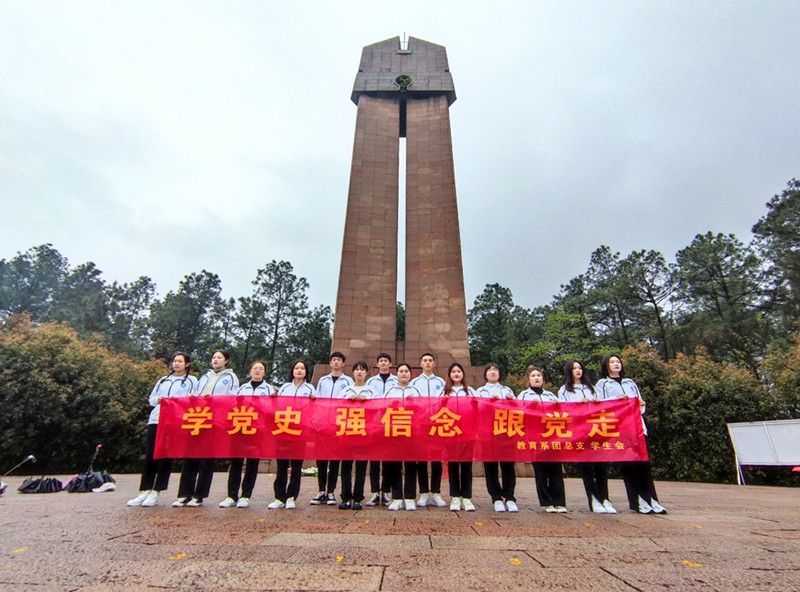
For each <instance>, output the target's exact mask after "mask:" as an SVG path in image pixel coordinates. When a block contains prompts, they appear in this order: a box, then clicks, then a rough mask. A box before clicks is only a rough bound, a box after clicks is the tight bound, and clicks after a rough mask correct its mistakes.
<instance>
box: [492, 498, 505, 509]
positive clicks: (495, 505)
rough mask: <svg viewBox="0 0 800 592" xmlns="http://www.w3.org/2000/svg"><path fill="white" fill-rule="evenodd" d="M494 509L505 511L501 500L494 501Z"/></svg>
mask: <svg viewBox="0 0 800 592" xmlns="http://www.w3.org/2000/svg"><path fill="white" fill-rule="evenodd" d="M494 511H495V512H505V511H506V505H505V504H504V503H503V500H497V501H496V502H495V503H494Z"/></svg>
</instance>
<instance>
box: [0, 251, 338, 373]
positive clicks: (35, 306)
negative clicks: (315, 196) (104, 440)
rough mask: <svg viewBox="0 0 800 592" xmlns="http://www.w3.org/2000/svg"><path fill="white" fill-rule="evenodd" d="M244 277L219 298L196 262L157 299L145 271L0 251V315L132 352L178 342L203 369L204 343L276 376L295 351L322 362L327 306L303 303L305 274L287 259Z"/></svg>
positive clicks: (164, 355)
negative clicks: (131, 276) (110, 276)
mask: <svg viewBox="0 0 800 592" xmlns="http://www.w3.org/2000/svg"><path fill="white" fill-rule="evenodd" d="M252 285H253V291H252V293H251V294H250V295H248V296H242V297H239V298H228V299H225V298H223V297H222V284H221V281H220V278H219V276H218V275H217V274H215V273H212V272H210V271H207V270H202V271H200V272H195V273H190V274H188V275H186V276H185V277H184V278H183V279H182V280H181V281H180V284H179V285H178V288H177V289H176V290H170V291H169V292H167V294H166V295H165V296H164V297H163V298H157V297H156V296H155V294H156V286H155V284H154V283H153V280H152V279H150V278H149V277H147V276H141V277H139V278H138V279H137V280H135V281H133V282H130V283H119V282H117V281H113V282H111V283H108V282H106V281H105V280H104V279H103V277H102V272H101V271H100V270H99V269H98V268H97V266H96V265H95V264H94V263H92V262H88V263H83V264H80V265H77V266H75V267H72V268H70V266H69V262H68V260H67V258H66V257H64V256H63V255H62V254H61V253H59V252H58V251H57V250H56V249H55V248H54V247H53V245H50V244H45V245H40V246H37V247H33V248H31V249H29V250H28V251H26V252H24V253H18V254H17V255H16V256H15V257H13V258H12V259H10V260H5V259H2V260H0V317H2V318H7V317H9V316H10V315H14V314H20V313H25V314H27V315H28V316H29V317H30V318H31V319H32V320H33V321H35V322H48V321H61V322H65V323H67V324H68V325H69V326H70V327H71V328H72V329H74V330H75V331H76V332H77V334H78V335H79V336H81V337H83V338H85V339H92V340H99V341H100V342H102V343H103V344H104V345H105V346H106V347H108V348H109V349H110V350H112V351H114V352H117V353H121V354H125V355H126V356H128V357H130V358H131V359H133V360H137V361H138V360H146V359H151V358H158V359H163V360H168V359H170V358H171V356H172V354H173V353H174V352H175V351H185V352H189V353H191V354H192V355H193V356H194V357H195V360H196V361H197V362H196V364H195V368H204V367H205V364H207V363H208V360H210V359H211V352H212V351H213V350H214V349H218V348H223V349H228V350H230V351H231V356H232V361H233V363H234V365H235V367H237V368H247V367H249V365H250V363H251V362H252V361H253V360H256V359H262V360H264V361H265V362H266V363H267V376H268V377H269V376H270V375H271V374H275V373H277V375H279V376H281V377H282V376H284V374H285V372H286V371H288V370H287V368H288V365H289V364H290V363H291V361H292V360H293V359H297V358H304V359H306V360H308V361H309V362H310V363H311V364H313V363H316V362H318V361H327V357H328V353H329V351H328V350H329V348H330V340H331V325H332V322H333V314H332V312H331V308H330V307H329V306H318V307H316V308H311V307H310V306H309V303H308V296H307V291H308V287H309V284H308V281H307V280H306V279H305V278H303V277H298V276H297V275H296V274H295V273H294V269H293V268H292V265H291V264H290V263H289V262H287V261H270V262H269V263H267V264H266V265H265V266H264V267H263V268H261V269H259V270H258V271H257V272H256V277H255V279H254V280H253V281H252Z"/></svg>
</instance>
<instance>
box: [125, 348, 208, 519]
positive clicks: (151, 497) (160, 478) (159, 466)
mask: <svg viewBox="0 0 800 592" xmlns="http://www.w3.org/2000/svg"><path fill="white" fill-rule="evenodd" d="M170 368H171V370H170V373H169V374H167V375H166V376H163V377H162V378H160V379H159V380H158V382H156V384H155V386H154V387H153V390H152V391H151V392H150V398H149V402H150V406H151V407H152V408H153V410H152V411H151V412H150V417H149V419H148V421H147V440H146V444H145V460H144V468H143V469H142V478H141V480H140V481H139V495H137V496H136V497H135V498H133V499H131V500H128V505H129V506H144V507H145V508H148V507H152V506H155V505H158V494H159V492H161V491H164V490H165V489H167V488H168V487H169V476H170V472H171V471H172V459H171V458H161V459H158V460H155V459H154V458H153V455H154V454H155V449H156V432H157V430H158V418H159V415H160V413H161V399H169V398H172V397H187V396H189V395H190V394H191V393H193V392H194V391H195V390H196V389H197V379H196V378H195V377H194V376H191V375H190V374H189V371H190V370H191V369H192V356H190V355H189V354H186V353H183V352H178V353H176V354H175V355H174V356H172V361H171V362H170Z"/></svg>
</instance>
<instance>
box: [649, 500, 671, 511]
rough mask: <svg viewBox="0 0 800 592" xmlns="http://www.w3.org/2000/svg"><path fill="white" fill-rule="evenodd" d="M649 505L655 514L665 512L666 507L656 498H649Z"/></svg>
mask: <svg viewBox="0 0 800 592" xmlns="http://www.w3.org/2000/svg"><path fill="white" fill-rule="evenodd" d="M650 507H651V508H653V512H655V513H656V514H666V513H667V509H666V508H665V507H664V506H662V505H661V504H659V503H658V500H654V499H653V500H650Z"/></svg>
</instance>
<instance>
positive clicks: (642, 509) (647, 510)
mask: <svg viewBox="0 0 800 592" xmlns="http://www.w3.org/2000/svg"><path fill="white" fill-rule="evenodd" d="M639 513H640V514H655V510H654V509H653V506H651V505H650V504H648V503H647V502H646V501H644V500H643V499H642V498H641V496H640V497H639Z"/></svg>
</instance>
